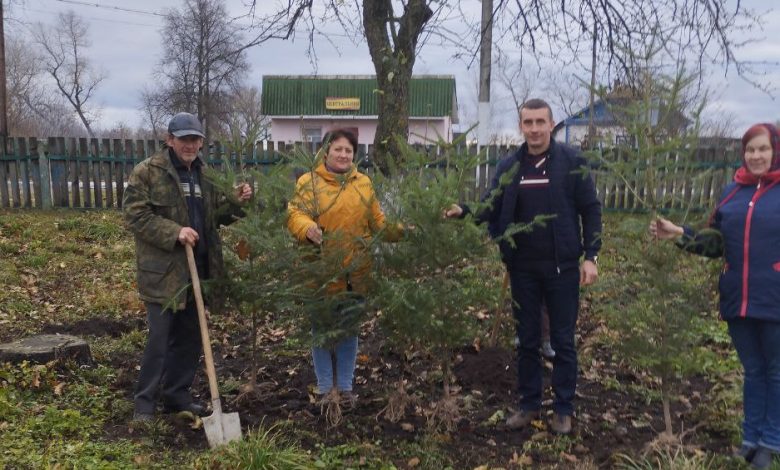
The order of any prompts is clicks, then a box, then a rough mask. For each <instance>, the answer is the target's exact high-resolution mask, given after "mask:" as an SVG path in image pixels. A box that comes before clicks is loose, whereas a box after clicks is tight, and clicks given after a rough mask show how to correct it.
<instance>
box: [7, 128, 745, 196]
mask: <svg viewBox="0 0 780 470" xmlns="http://www.w3.org/2000/svg"><path fill="white" fill-rule="evenodd" d="M160 145H161V144H160V142H158V141H156V140H141V139H137V140H130V139H86V138H73V137H71V138H63V137H50V138H48V139H37V138H9V139H5V140H4V139H2V138H0V208H43V209H48V208H120V207H121V205H122V196H123V192H124V188H125V184H126V182H127V177H128V176H129V174H130V171H131V170H132V168H133V166H134V165H136V164H137V163H139V162H140V161H142V160H144V159H145V158H147V157H149V156H151V155H152V154H153V153H154V152H156V151H157V150H158V149H159V148H160ZM296 145H297V146H303V147H304V148H307V150H309V151H313V150H315V149H314V147H313V144H310V143H305V144H300V143H296V144H290V143H284V142H271V141H263V142H257V144H256V145H255V147H254V148H253V149H252V152H251V154H248V155H241V156H236V155H230V156H229V158H228V159H227V160H228V161H230V162H233V163H234V164H235V165H237V166H242V167H246V168H258V167H260V168H262V167H263V166H267V165H273V164H275V163H276V162H278V161H279V159H280V158H281V156H282V155H285V154H287V153H289V152H292V151H293V149H294V148H295V146H296ZM210 149H211V150H210V155H209V162H210V163H211V164H212V165H216V166H220V165H221V164H222V162H223V159H224V157H225V154H226V150H225V149H224V147H223V146H221V145H220V144H219V143H214V144H213V145H212V146H210ZM418 150H420V151H424V152H426V153H427V154H428V155H430V156H431V160H432V161H433V160H436V159H437V158H439V157H440V156H441V153H442V149H441V148H438V147H435V146H430V147H418ZM456 151H457V152H462V153H467V154H470V155H476V153H477V148H476V146H468V147H462V148H458V149H456ZM510 151H512V147H508V146H490V147H488V148H487V149H486V150H485V152H486V154H485V158H484V161H485V163H483V164H481V165H479V166H478V167H477V168H476V170H475V172H474V176H473V181H472V184H471V185H469V187H468V188H467V190H466V192H465V193H464V194H463V197H464V199H465V200H475V199H477V198H479V197H481V196H482V195H483V194H484V193H485V191H486V190H487V188H488V187H489V185H490V181H491V179H492V178H493V176H494V175H495V171H496V163H497V162H498V161H499V160H500V158H501V157H502V156H503V155H505V154H507V153H508V152H510ZM356 153H357V156H356V160H358V161H360V162H366V161H368V160H367V158H368V157H370V155H371V153H372V148H371V146H366V145H360V146H359V148H358V149H357V152H356ZM595 160H598V159H596V158H594V159H592V161H593V163H592V165H593V166H594V176H595V178H596V188H597V191H598V194H599V197H600V198H601V200H602V202H603V203H604V207H605V208H606V209H615V210H641V209H643V208H644V202H643V200H644V198H645V197H646V196H647V192H648V190H647V188H645V187H643V186H642V184H639V185H630V186H631V187H629V185H626V184H625V181H623V180H621V179H619V178H613V177H610V175H609V174H608V173H605V172H604V171H601V170H600V169H599V168H600V165H599V164H598V163H596V162H595ZM674 160H675V157H674V156H669V157H667V161H668V162H670V163H673V162H674ZM696 161H697V162H698V163H697V168H696V169H695V170H694V171H693V172H691V171H690V170H686V171H682V170H680V169H679V168H677V167H676V166H674V165H673V164H671V165H669V169H666V170H664V169H663V168H662V169H661V170H660V173H661V175H662V176H663V181H665V182H666V184H665V185H664V186H663V187H660V188H657V189H656V198H657V200H659V201H663V207H666V208H684V207H689V206H690V207H692V208H694V209H706V208H708V207H711V206H712V205H713V203H714V200H715V198H717V197H718V196H719V193H720V189H721V188H722V187H723V186H724V185H725V183H726V182H727V181H729V180H730V179H731V176H732V175H733V172H734V168H735V167H736V164H735V163H734V162H736V161H738V159H737V158H736V157H735V156H734V153H733V152H732V151H727V150H724V149H700V150H699V151H698V153H697V156H696ZM641 171H642V170H641V169H639V170H637V174H635V175H634V178H632V179H633V180H634V181H636V180H641V179H642V178H641V176H642V175H641V174H640V173H641Z"/></svg>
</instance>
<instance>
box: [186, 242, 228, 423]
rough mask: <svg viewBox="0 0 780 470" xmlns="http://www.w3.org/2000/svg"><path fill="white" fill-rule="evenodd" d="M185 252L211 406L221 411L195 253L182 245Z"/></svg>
mask: <svg viewBox="0 0 780 470" xmlns="http://www.w3.org/2000/svg"><path fill="white" fill-rule="evenodd" d="M184 250H185V251H186V252H187V264H188V265H189V267H190V279H191V280H192V291H193V293H194V294H195V306H196V307H197V308H198V324H199V325H200V340H201V341H202V342H203V356H204V357H205V359H206V375H208V377H209V391H210V392H211V404H212V408H216V407H219V408H220V410H216V409H214V410H213V411H214V412H217V411H219V412H220V413H221V412H222V410H221V408H222V406H221V403H220V400H219V389H218V388H217V372H216V370H214V355H213V353H212V352H211V340H210V339H209V328H208V324H207V322H206V308H205V307H204V306H203V294H202V293H201V291H200V278H199V277H198V267H197V265H196V264H195V255H194V254H193V253H192V247H191V246H190V245H188V244H185V245H184Z"/></svg>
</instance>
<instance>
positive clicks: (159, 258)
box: [123, 113, 252, 421]
mask: <svg viewBox="0 0 780 470" xmlns="http://www.w3.org/2000/svg"><path fill="white" fill-rule="evenodd" d="M202 146H203V128H202V126H201V124H200V121H198V118H197V117H196V116H194V115H192V114H189V113H179V114H177V115H175V116H174V117H173V119H171V121H170V122H169V123H168V136H167V138H166V145H165V146H163V148H162V150H161V151H159V152H157V153H156V154H154V155H152V156H151V157H149V158H147V159H146V160H144V161H142V162H141V163H139V164H138V165H137V166H136V167H135V168H134V169H133V172H132V173H131V174H130V178H129V180H128V184H127V189H125V194H124V201H123V205H124V217H125V221H126V223H127V225H128V227H129V228H130V230H131V231H132V232H133V234H134V235H135V247H136V260H137V264H138V272H137V283H138V292H139V294H140V297H141V300H143V301H144V302H145V304H146V312H147V321H148V324H149V337H148V339H147V343H146V348H145V349H144V354H143V359H142V361H141V371H140V374H139V377H138V383H137V385H136V390H135V413H134V415H133V419H134V420H136V421H151V420H152V419H154V412H155V408H156V402H157V393H158V389H160V390H159V391H160V394H161V396H162V403H163V411H164V412H168V413H171V412H179V411H190V412H192V413H194V414H202V413H203V411H204V408H203V406H201V405H199V404H198V403H195V402H194V401H193V399H192V396H191V395H190V387H191V385H192V380H193V378H194V377H195V372H196V370H197V367H198V360H199V358H200V352H201V340H200V333H199V329H198V315H197V310H196V307H195V301H194V297H193V294H192V289H191V288H189V289H187V288H186V287H187V286H188V284H190V282H191V281H190V275H189V270H188V267H187V258H186V255H185V250H184V246H185V245H190V246H191V247H192V248H193V251H194V254H195V260H196V265H197V268H198V275H199V277H200V278H201V279H209V278H211V279H214V278H218V277H220V276H221V275H222V273H223V266H222V245H221V243H220V239H219V234H218V232H217V228H218V227H219V224H220V223H223V224H224V223H230V222H231V221H233V220H235V215H236V214H238V213H239V212H240V209H239V207H238V204H240V203H242V202H244V201H247V200H248V199H250V198H251V197H252V188H251V187H250V186H249V185H248V184H246V183H244V184H242V185H239V186H238V187H237V188H236V193H235V195H233V196H234V199H233V200H232V201H231V200H228V198H226V197H224V196H221V195H219V194H217V191H216V190H215V188H214V187H213V186H212V185H211V184H210V183H209V182H208V180H206V179H205V178H204V177H203V172H202V169H203V166H204V163H203V161H202V160H201V159H200V157H199V156H198V152H199V151H200V149H201V147H202ZM219 214H224V215H226V216H228V217H225V218H224V220H218V215H219Z"/></svg>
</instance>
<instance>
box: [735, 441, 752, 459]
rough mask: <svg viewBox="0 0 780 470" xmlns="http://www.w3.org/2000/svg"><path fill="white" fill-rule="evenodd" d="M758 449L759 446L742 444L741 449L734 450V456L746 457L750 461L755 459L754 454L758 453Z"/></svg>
mask: <svg viewBox="0 0 780 470" xmlns="http://www.w3.org/2000/svg"><path fill="white" fill-rule="evenodd" d="M756 450H758V447H757V446H749V445H747V444H742V445H741V446H740V447H739V449H737V451H736V452H734V457H736V458H740V459H745V460H746V461H748V462H750V461H752V460H753V456H754V455H756Z"/></svg>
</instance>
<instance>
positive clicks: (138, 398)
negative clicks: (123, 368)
mask: <svg viewBox="0 0 780 470" xmlns="http://www.w3.org/2000/svg"><path fill="white" fill-rule="evenodd" d="M146 312H147V313H146V318H147V321H148V323H149V337H148V339H147V342H146V348H145V349H144V355H143V359H142V360H141V372H140V374H139V376H138V384H137V385H136V389H135V411H136V412H137V413H149V414H152V413H154V410H155V405H156V403H157V391H158V389H160V394H161V395H162V402H163V406H165V407H167V408H172V409H178V408H182V407H185V406H187V405H189V404H190V403H191V402H192V397H191V396H190V387H191V386H192V380H193V379H194V378H195V372H196V371H197V369H198V362H199V360H200V350H201V340H200V330H199V328H198V312H197V310H196V307H195V301H194V300H190V301H188V302H187V305H186V306H185V308H184V310H179V311H176V312H172V311H171V310H163V308H162V305H160V304H152V303H147V304H146Z"/></svg>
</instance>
